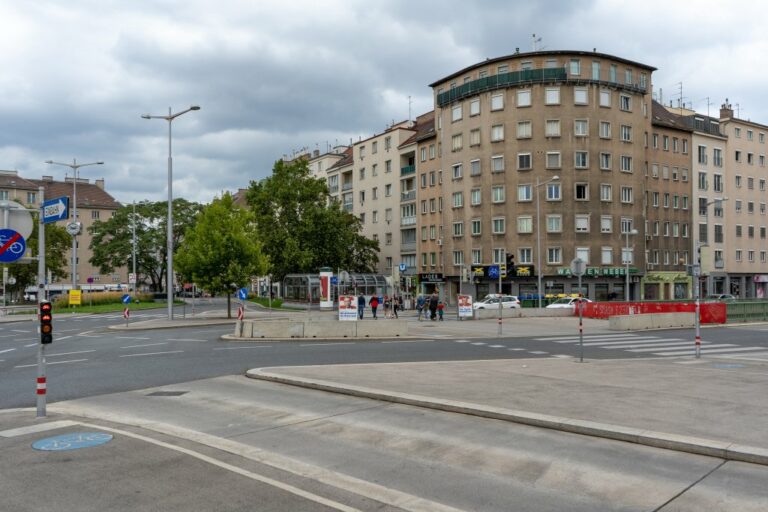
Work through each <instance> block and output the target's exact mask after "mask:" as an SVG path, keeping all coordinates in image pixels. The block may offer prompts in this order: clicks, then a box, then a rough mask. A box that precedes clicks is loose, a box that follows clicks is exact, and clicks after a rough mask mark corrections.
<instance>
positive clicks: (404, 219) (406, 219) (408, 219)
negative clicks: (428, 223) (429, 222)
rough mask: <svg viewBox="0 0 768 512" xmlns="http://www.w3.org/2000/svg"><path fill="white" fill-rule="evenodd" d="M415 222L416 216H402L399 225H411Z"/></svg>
mask: <svg viewBox="0 0 768 512" xmlns="http://www.w3.org/2000/svg"><path fill="white" fill-rule="evenodd" d="M414 224H416V217H402V218H401V219H400V225H401V226H413V225H414Z"/></svg>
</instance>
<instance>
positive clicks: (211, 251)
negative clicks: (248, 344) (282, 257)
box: [175, 193, 267, 316]
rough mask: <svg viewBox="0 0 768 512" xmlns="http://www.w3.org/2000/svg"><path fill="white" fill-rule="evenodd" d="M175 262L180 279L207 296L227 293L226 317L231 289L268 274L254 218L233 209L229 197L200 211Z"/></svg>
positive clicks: (228, 311)
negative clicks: (206, 292)
mask: <svg viewBox="0 0 768 512" xmlns="http://www.w3.org/2000/svg"><path fill="white" fill-rule="evenodd" d="M175 261H176V267H177V269H178V272H179V273H180V274H181V275H182V276H184V277H186V278H189V279H190V280H192V281H194V282H195V283H197V284H198V285H200V286H202V287H203V288H205V289H206V290H208V291H210V292H213V293H216V292H227V316H230V315H231V313H230V308H229V301H230V294H229V292H231V291H232V288H233V286H232V285H235V286H236V287H239V286H242V285H244V284H246V283H248V282H249V281H250V280H251V278H252V277H253V276H258V275H264V274H265V273H266V271H267V259H266V257H265V256H264V254H263V252H262V250H261V243H260V242H259V239H258V236H257V233H256V225H255V223H254V222H253V215H252V214H251V212H249V211H248V210H244V209H242V208H240V207H239V206H237V205H235V203H234V201H233V199H232V195H231V194H229V193H226V194H224V196H223V197H222V198H221V199H218V198H217V199H214V200H213V202H212V203H211V204H210V205H208V206H206V207H205V208H203V210H202V211H201V212H200V214H199V215H198V216H197V221H196V222H195V224H194V225H193V226H192V227H190V228H189V229H188V230H187V232H186V234H185V237H184V241H183V243H182V244H181V247H179V250H178V254H177V255H176V260H175Z"/></svg>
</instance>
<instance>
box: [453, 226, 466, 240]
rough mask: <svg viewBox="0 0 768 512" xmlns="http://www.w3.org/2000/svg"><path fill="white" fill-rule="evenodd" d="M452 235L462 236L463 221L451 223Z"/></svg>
mask: <svg viewBox="0 0 768 512" xmlns="http://www.w3.org/2000/svg"><path fill="white" fill-rule="evenodd" d="M453 236H454V237H461V236H464V223H463V222H454V223H453Z"/></svg>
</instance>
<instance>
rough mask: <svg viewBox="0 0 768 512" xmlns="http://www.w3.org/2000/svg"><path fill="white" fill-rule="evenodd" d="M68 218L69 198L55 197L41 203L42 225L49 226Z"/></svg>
mask: <svg viewBox="0 0 768 512" xmlns="http://www.w3.org/2000/svg"><path fill="white" fill-rule="evenodd" d="M67 217H69V198H68V197H66V196H63V197H57V198H56V199H51V200H50V201H46V202H44V203H43V224H49V223H51V222H56V221H59V220H64V219H66V218H67Z"/></svg>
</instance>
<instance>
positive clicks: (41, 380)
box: [37, 377, 47, 395]
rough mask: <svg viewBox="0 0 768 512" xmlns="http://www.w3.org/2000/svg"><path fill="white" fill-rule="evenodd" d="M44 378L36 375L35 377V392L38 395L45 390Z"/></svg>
mask: <svg viewBox="0 0 768 512" xmlns="http://www.w3.org/2000/svg"><path fill="white" fill-rule="evenodd" d="M46 386H47V385H46V378H45V377H38V378H37V394H38V395H44V394H45V390H46Z"/></svg>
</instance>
